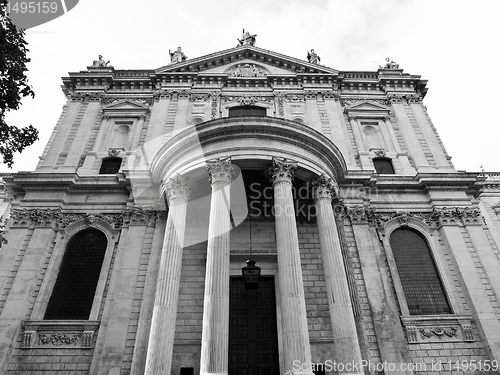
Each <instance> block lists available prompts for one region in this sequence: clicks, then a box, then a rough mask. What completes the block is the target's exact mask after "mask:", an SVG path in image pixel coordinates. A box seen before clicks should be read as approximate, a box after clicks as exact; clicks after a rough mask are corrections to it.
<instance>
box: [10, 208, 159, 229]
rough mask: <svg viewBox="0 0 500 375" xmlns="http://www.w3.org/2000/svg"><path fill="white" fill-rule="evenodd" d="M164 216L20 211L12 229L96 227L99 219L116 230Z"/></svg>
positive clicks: (133, 210) (128, 212)
mask: <svg viewBox="0 0 500 375" xmlns="http://www.w3.org/2000/svg"><path fill="white" fill-rule="evenodd" d="M162 216H164V211H158V210H153V209H144V208H141V207H130V208H126V209H125V210H122V211H121V212H120V213H105V214H100V213H95V214H87V213H63V212H62V211H61V209H59V208H58V209H48V208H47V209H38V208H35V209H25V208H24V209H18V208H14V209H13V210H12V212H11V225H10V226H12V227H29V226H37V227H49V226H53V227H55V228H66V227H67V226H68V225H70V224H72V223H74V222H76V221H79V220H85V221H86V223H87V225H89V226H93V225H95V223H96V221H97V219H100V220H103V221H105V222H107V223H109V224H111V225H113V226H114V227H115V228H119V227H121V226H127V225H153V224H154V223H155V222H156V221H157V220H158V219H160V218H161V217H162Z"/></svg>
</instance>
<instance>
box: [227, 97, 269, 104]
mask: <svg viewBox="0 0 500 375" xmlns="http://www.w3.org/2000/svg"><path fill="white" fill-rule="evenodd" d="M221 100H222V101H223V102H225V103H227V102H238V103H240V104H241V105H254V104H255V103H257V102H263V103H273V102H274V96H270V95H223V96H221Z"/></svg>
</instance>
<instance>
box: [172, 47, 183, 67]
mask: <svg viewBox="0 0 500 375" xmlns="http://www.w3.org/2000/svg"><path fill="white" fill-rule="evenodd" d="M168 53H169V54H170V62H171V63H172V64H175V63H178V62H182V61H186V59H187V56H186V55H185V54H184V52H182V50H181V47H177V51H175V52H172V51H170V50H168Z"/></svg>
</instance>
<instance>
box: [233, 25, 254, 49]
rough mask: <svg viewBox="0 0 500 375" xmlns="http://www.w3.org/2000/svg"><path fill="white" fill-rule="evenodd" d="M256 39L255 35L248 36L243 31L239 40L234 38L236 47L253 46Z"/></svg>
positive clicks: (248, 34) (246, 32) (247, 33)
mask: <svg viewBox="0 0 500 375" xmlns="http://www.w3.org/2000/svg"><path fill="white" fill-rule="evenodd" d="M256 38H257V34H254V35H250V33H249V32H248V31H245V29H243V35H242V36H241V39H238V38H236V39H237V40H238V45H237V46H236V47H240V46H246V45H250V46H255V40H256Z"/></svg>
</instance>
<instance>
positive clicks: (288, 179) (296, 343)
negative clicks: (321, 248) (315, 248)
mask: <svg viewBox="0 0 500 375" xmlns="http://www.w3.org/2000/svg"><path fill="white" fill-rule="evenodd" d="M296 169H297V163H295V162H292V161H290V160H286V159H281V158H280V159H278V158H274V159H273V166H272V167H271V170H270V175H271V179H272V182H273V188H274V204H275V222H276V246H277V252H278V280H279V289H280V298H281V311H282V317H281V323H282V333H283V360H284V363H283V367H284V370H285V374H290V373H297V371H296V370H297V368H296V366H295V367H294V364H297V363H300V364H301V365H302V364H304V363H311V347H310V343H309V332H308V329H307V315H306V302H305V297H304V284H303V280H302V268H301V265H300V252H299V239H298V234H297V223H296V221H295V210H294V204H293V196H292V178H293V173H294V171H295V170H296ZM306 373H307V374H312V372H311V371H308V372H306Z"/></svg>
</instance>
